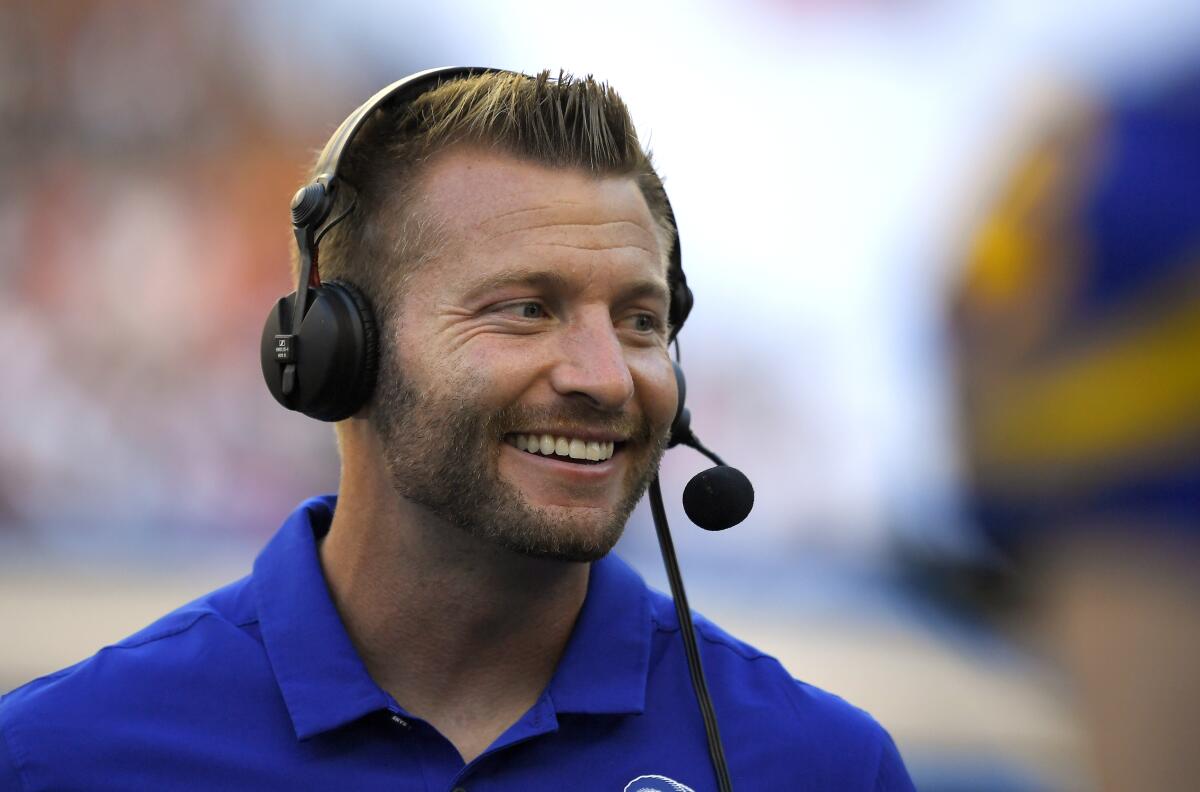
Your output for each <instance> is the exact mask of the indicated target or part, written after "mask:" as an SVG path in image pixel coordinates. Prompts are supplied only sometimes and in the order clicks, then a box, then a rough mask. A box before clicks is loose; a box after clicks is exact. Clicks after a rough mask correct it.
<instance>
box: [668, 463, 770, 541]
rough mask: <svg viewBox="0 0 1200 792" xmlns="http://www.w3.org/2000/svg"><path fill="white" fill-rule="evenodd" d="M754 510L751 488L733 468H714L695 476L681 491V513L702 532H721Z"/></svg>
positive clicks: (748, 482)
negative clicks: (702, 530) (684, 513)
mask: <svg viewBox="0 0 1200 792" xmlns="http://www.w3.org/2000/svg"><path fill="white" fill-rule="evenodd" d="M752 508H754V485H752V484H751V483H750V479H748V478H746V475H745V474H744V473H742V471H740V470H738V469H737V468H733V467H729V466H728V465H717V466H716V467H711V468H709V469H708V470H705V471H702V472H700V473H697V474H696V475H695V476H693V477H692V480H691V481H689V482H688V483H687V486H686V487H684V488H683V510H684V511H685V512H687V516H688V519H689V520H691V521H692V522H694V523H695V524H696V525H699V526H700V527H701V528H703V529H704V530H706V531H724V530H725V529H726V528H732V527H733V526H735V525H737V524H738V523H740V522H741V521H742V520H744V519H746V517H747V515H749V514H750V510H751V509H752Z"/></svg>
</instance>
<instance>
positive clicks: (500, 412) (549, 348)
mask: <svg viewBox="0 0 1200 792" xmlns="http://www.w3.org/2000/svg"><path fill="white" fill-rule="evenodd" d="M423 185H424V189H423V191H422V193H421V195H420V196H419V197H418V201H421V202H422V206H421V211H424V212H427V213H428V214H429V215H430V216H431V217H433V218H435V219H436V220H437V221H439V222H441V223H442V224H443V228H444V232H445V236H446V239H447V242H446V244H445V245H444V246H443V247H442V248H441V250H440V251H439V253H438V255H437V256H436V257H435V258H434V259H433V260H431V261H429V262H428V263H426V264H424V265H422V266H421V267H420V268H419V269H417V270H416V271H415V272H414V273H412V275H411V277H410V279H409V280H408V282H407V285H406V288H405V290H404V294H403V296H402V297H401V299H400V300H399V301H398V310H397V311H396V319H395V320H394V321H393V322H391V323H390V326H388V327H384V328H382V333H383V343H382V349H381V370H380V377H379V386H378V390H377V393H376V397H375V400H374V402H373V406H372V408H371V420H372V423H373V425H374V427H375V428H376V430H377V431H378V433H379V436H380V438H381V441H382V445H383V448H384V455H385V463H386V465H387V467H388V472H389V474H390V475H391V478H392V483H393V486H394V488H395V489H396V491H397V492H398V493H399V494H400V495H402V496H404V497H405V498H407V499H408V500H410V501H413V502H415V503H418V504H420V505H422V506H424V507H426V508H427V509H429V510H430V511H432V512H433V513H434V514H436V515H438V516H439V517H441V518H442V519H444V520H446V521H448V522H451V523H453V524H455V525H457V526H458V527H460V528H462V529H463V530H465V531H467V532H469V533H471V534H473V535H476V536H480V537H484V538H487V539H489V540H491V541H494V542H496V543H498V544H500V545H502V546H505V547H507V548H509V549H512V550H515V551H517V552H520V553H523V554H525V555H530V556H536V557H550V558H559V559H565V560H573V561H587V560H593V559H595V558H599V557H600V556H602V555H603V554H604V553H606V552H608V550H610V549H611V548H612V546H613V544H615V543H616V541H617V539H618V538H619V537H620V534H621V531H622V529H623V528H624V525H625V522H626V520H627V519H628V517H629V513H630V511H632V509H633V507H634V505H635V504H636V503H637V501H638V499H639V498H640V497H641V495H642V493H643V492H644V491H645V488H646V486H647V485H648V484H649V482H650V480H651V478H652V477H653V475H654V473H655V471H656V470H657V467H658V461H659V459H660V457H661V456H662V452H663V450H664V448H665V443H666V435H667V431H668V429H669V426H670V422H671V418H672V417H673V416H674V413H675V400H676V389H675V380H674V374H673V372H672V369H671V363H670V359H669V358H668V355H667V309H668V306H669V298H668V291H667V280H666V271H665V266H664V263H663V261H662V256H661V255H660V251H659V245H658V242H657V238H656V236H655V233H654V228H655V226H654V221H653V219H652V217H651V215H650V212H649V210H648V209H647V207H646V203H645V200H644V199H643V198H642V196H641V193H640V191H639V190H638V187H637V185H636V183H635V182H634V181H633V180H632V179H629V178H603V179H598V178H595V177H592V176H590V175H588V174H586V173H584V172H582V171H576V170H562V169H552V168H548V167H544V166H541V165H535V164H530V163H527V162H523V161H520V160H517V159H514V158H511V157H509V156H506V155H502V154H496V153H492V152H485V151H482V150H478V149H457V150H452V151H449V152H446V153H444V154H442V155H441V156H440V157H439V158H437V159H436V160H434V162H433V163H432V164H431V165H430V167H429V169H428V170H427V172H426V174H425V176H424V179H423Z"/></svg>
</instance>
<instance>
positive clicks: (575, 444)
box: [506, 434, 616, 462]
mask: <svg viewBox="0 0 1200 792" xmlns="http://www.w3.org/2000/svg"><path fill="white" fill-rule="evenodd" d="M506 440H507V442H508V444H509V445H512V446H516V447H517V448H518V449H520V450H521V451H528V452H529V453H531V454H543V455H545V456H551V455H554V456H561V457H570V458H571V459H586V460H588V461H590V462H603V461H605V460H607V459H611V458H612V455H613V453H614V452H615V451H616V442H615V441H613V440H606V441H598V440H582V439H580V438H577V437H555V436H554V435H548V434H544V435H524V434H518V435H509V436H508V437H507V438H506Z"/></svg>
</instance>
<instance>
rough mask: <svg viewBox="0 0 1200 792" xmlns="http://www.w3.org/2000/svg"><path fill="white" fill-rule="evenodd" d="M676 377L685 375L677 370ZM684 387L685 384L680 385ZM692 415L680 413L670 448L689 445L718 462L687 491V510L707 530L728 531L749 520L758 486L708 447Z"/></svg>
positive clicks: (681, 411)
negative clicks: (693, 428)
mask: <svg viewBox="0 0 1200 792" xmlns="http://www.w3.org/2000/svg"><path fill="white" fill-rule="evenodd" d="M676 376H677V377H678V376H681V375H680V372H679V369H678V368H677V369H676ZM680 387H682V384H681V385H680ZM691 417H692V416H691V414H690V413H689V412H688V410H687V408H683V409H681V410H680V411H679V414H678V415H677V416H676V417H675V423H674V425H672V427H671V440H670V443H669V444H668V448H669V447H671V446H676V445H685V446H687V447H688V448H692V449H695V450H696V451H699V452H700V453H701V454H704V456H706V457H708V458H709V459H711V460H712V461H713V462H715V463H716V465H717V466H716V467H711V468H709V469H708V470H704V471H701V472H700V473H697V474H696V475H695V476H693V477H692V480H691V481H689V482H688V483H687V486H686V487H684V488H683V510H684V512H686V513H687V516H688V519H689V520H691V521H692V522H694V523H695V524H696V525H698V526H700V527H701V528H703V529H704V530H706V531H724V530H725V529H726V528H732V527H733V526H735V525H737V524H738V523H740V522H741V521H742V520H744V519H746V517H747V516H749V514H750V510H751V509H753V508H754V485H753V484H751V483H750V479H748V478H746V474H745V473H743V472H742V471H740V470H738V469H737V468H735V467H730V466H729V465H726V464H725V460H724V459H721V457H719V456H717V455H716V453H714V452H713V451H710V450H709V449H708V448H707V447H705V445H704V443H701V442H700V439H699V438H698V437H696V435H695V433H693V432H692V427H691Z"/></svg>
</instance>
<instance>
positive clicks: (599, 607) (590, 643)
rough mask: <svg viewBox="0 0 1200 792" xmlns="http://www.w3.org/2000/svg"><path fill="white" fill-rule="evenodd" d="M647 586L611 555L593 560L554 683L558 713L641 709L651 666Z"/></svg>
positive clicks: (551, 688)
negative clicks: (584, 591) (576, 616)
mask: <svg viewBox="0 0 1200 792" xmlns="http://www.w3.org/2000/svg"><path fill="white" fill-rule="evenodd" d="M647 597H648V593H647V590H646V584H645V583H643V582H642V579H641V577H639V576H638V574H637V573H636V572H634V571H633V570H632V569H631V568H630V567H629V566H628V565H627V564H626V563H625V562H624V561H622V560H621V559H619V558H617V557H616V556H615V555H613V554H611V553H610V554H609V555H607V556H605V557H604V558H602V559H600V560H599V561H596V562H595V563H593V564H592V570H591V576H590V577H589V578H588V591H587V599H586V600H584V603H583V608H582V609H581V610H580V612H579V618H578V619H576V621H575V629H574V630H573V631H572V633H571V639H570V640H569V641H568V642H567V648H566V651H564V652H563V656H562V659H561V660H559V663H558V668H557V670H556V671H555V672H554V677H553V678H552V679H551V681H550V697H551V698H552V699H553V701H554V705H555V708H556V709H557V710H558V711H559V712H579V713H611V714H625V713H641V712H643V711H644V710H645V707H646V681H647V678H648V675H649V668H650V631H651V623H650V603H649V601H648V599H647Z"/></svg>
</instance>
